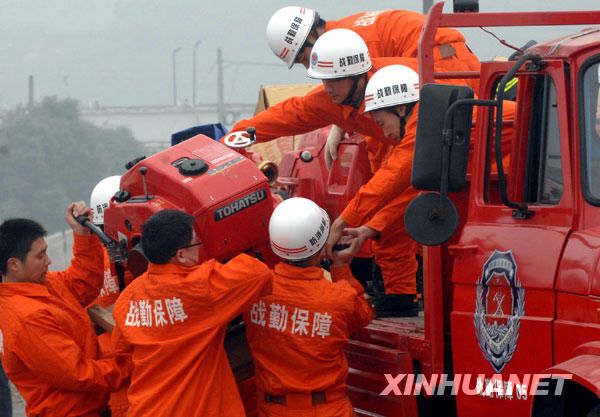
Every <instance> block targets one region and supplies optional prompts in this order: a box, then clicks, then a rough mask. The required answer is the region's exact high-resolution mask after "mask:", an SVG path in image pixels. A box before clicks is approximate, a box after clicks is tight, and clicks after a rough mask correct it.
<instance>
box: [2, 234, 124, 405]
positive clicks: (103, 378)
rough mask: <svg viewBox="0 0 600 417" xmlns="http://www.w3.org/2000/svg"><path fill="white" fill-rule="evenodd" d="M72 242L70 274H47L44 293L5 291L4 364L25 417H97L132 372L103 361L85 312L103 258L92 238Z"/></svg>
mask: <svg viewBox="0 0 600 417" xmlns="http://www.w3.org/2000/svg"><path fill="white" fill-rule="evenodd" d="M74 241H75V242H74V248H73V253H74V258H73V261H72V263H71V266H70V267H69V268H68V269H67V270H66V271H60V272H48V274H47V275H46V284H45V285H41V284H34V283H1V284H0V311H1V312H2V314H0V330H1V333H0V336H1V337H0V357H1V358H2V365H3V366H4V369H5V370H6V374H7V375H8V377H9V378H10V379H11V381H12V382H13V383H14V384H15V385H16V387H17V388H18V390H19V392H20V393H21V395H22V396H23V398H24V399H25V402H26V404H27V409H26V412H27V415H28V416H40V417H45V416H48V417H56V416H61V417H62V416H72V417H97V416H98V415H99V414H98V412H99V411H100V410H102V409H104V408H105V407H106V402H107V400H108V391H109V390H110V389H117V388H118V387H119V386H120V384H121V381H122V379H123V378H124V377H125V376H127V375H128V374H129V371H130V369H128V368H127V367H125V368H124V369H123V370H121V369H120V368H119V366H118V365H117V363H116V362H115V361H114V360H113V359H99V357H100V356H99V349H98V343H97V339H96V334H95V332H94V329H93V327H92V324H91V322H90V319H89V317H88V315H87V313H86V311H85V309H84V308H83V306H86V305H88V304H89V303H90V302H91V301H92V300H93V299H94V298H95V297H96V296H97V295H98V291H99V289H100V287H101V285H102V273H101V271H102V251H101V248H100V244H99V242H98V239H97V238H96V237H94V236H79V235H75V236H74Z"/></svg>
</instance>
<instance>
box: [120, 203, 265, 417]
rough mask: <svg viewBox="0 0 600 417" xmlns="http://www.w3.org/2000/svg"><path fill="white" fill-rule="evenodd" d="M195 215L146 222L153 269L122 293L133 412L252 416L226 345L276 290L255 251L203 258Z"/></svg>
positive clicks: (145, 244) (163, 416)
mask: <svg viewBox="0 0 600 417" xmlns="http://www.w3.org/2000/svg"><path fill="white" fill-rule="evenodd" d="M200 245H202V242H201V241H200V240H199V239H198V237H197V234H196V232H195V230H194V217H192V216H190V215H189V214H186V213H184V212H181V211H176V210H163V211H160V212H158V213H156V214H154V215H153V216H152V217H150V218H149V219H148V220H147V221H146V223H144V224H143V226H142V239H141V246H142V250H143V253H144V254H145V256H146V257H147V259H148V261H149V266H148V271H147V272H146V273H144V274H142V275H141V276H139V277H138V278H137V279H135V280H134V281H133V282H132V283H131V284H130V285H129V286H128V287H127V288H125V290H124V291H123V292H122V293H121V295H120V296H119V299H118V300H117V302H116V304H115V308H114V310H113V315H114V318H115V330H114V331H113V345H114V346H115V352H116V353H117V354H124V355H131V357H132V358H133V364H134V369H133V374H132V376H131V385H130V387H129V391H128V398H129V403H130V406H129V411H128V414H127V416H128V417H137V416H144V417H146V416H153V417H172V416H186V417H194V416H197V417H222V416H244V415H245V413H244V408H243V406H242V402H241V399H240V395H239V393H238V389H237V386H236V383H235V379H234V377H233V372H232V370H231V367H230V366H229V362H228V361H227V356H226V354H225V349H224V347H223V342H224V338H225V333H226V327H227V324H228V323H229V322H230V321H231V320H232V319H234V318H235V317H236V316H238V315H240V314H241V313H242V312H243V311H246V310H248V309H249V308H250V306H251V305H252V303H254V302H256V301H257V300H258V298H259V297H260V296H261V295H264V294H267V293H269V292H270V289H271V281H272V274H271V271H270V270H269V268H268V267H267V266H266V265H264V264H263V263H261V262H260V261H258V260H257V259H254V258H252V257H250V256H248V255H238V256H236V257H235V258H233V259H231V260H230V261H229V262H227V264H225V265H222V264H220V263H219V262H217V261H216V260H214V259H211V260H209V261H206V262H203V263H202V264H200V265H199V264H198V263H199V246H200Z"/></svg>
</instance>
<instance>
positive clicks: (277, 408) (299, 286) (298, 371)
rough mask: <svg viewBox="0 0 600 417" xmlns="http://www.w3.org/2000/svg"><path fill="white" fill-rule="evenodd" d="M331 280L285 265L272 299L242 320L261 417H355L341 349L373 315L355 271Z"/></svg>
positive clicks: (343, 270) (317, 271)
mask: <svg viewBox="0 0 600 417" xmlns="http://www.w3.org/2000/svg"><path fill="white" fill-rule="evenodd" d="M331 273H332V280H333V283H331V282H329V281H327V280H326V279H325V277H324V275H323V270H322V269H321V268H318V267H308V268H300V267H297V266H293V265H289V264H286V263H279V264H277V265H276V266H275V271H274V277H273V293H272V294H270V295H267V296H264V297H262V298H261V299H260V300H258V301H257V302H255V303H254V304H253V306H252V309H251V310H250V311H247V312H246V313H244V321H245V322H246V324H247V332H246V335H247V337H248V343H249V344H250V349H251V351H252V356H253V358H254V361H255V362H254V366H255V371H256V383H257V389H258V410H259V416H261V417H275V416H281V417H282V416H294V417H304V416H313V417H320V416H323V417H325V416H327V417H333V416H335V417H350V416H354V411H353V410H352V404H351V403H350V399H349V398H348V396H347V394H346V378H347V377H348V362H347V360H346V356H345V355H344V352H343V351H342V349H343V347H344V346H345V345H346V343H347V342H348V337H349V336H350V334H351V333H353V332H354V331H356V330H358V329H359V328H361V327H363V326H365V325H367V324H368V323H369V321H370V320H371V319H372V317H373V311H372V309H371V307H370V306H369V304H368V303H367V301H366V300H365V298H364V291H363V287H362V285H361V284H360V283H359V282H358V281H357V280H355V279H354V277H353V276H352V272H350V268H348V267H347V266H344V267H337V268H332V270H331ZM284 402H285V404H282V403H284Z"/></svg>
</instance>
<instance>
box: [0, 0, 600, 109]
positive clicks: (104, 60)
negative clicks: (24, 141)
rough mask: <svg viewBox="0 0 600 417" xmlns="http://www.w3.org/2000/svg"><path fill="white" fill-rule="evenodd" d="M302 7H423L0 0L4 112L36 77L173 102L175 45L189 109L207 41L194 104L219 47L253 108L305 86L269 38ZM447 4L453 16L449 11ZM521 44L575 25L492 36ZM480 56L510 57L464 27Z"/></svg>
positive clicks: (102, 96)
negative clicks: (285, 89)
mask: <svg viewBox="0 0 600 417" xmlns="http://www.w3.org/2000/svg"><path fill="white" fill-rule="evenodd" d="M294 4H295V5H299V4H302V5H304V6H307V7H312V8H315V9H317V10H318V11H319V12H320V13H321V15H322V16H323V17H324V18H326V19H327V18H329V19H335V18H339V17H343V16H346V15H349V14H352V13H355V12H359V11H365V10H383V9H393V8H404V9H411V10H417V11H421V8H422V5H421V1H415V0H404V1H389V0H388V1H382V0H371V1H368V2H366V1H365V2H350V1H343V2H342V1H339V0H321V1H311V0H307V1H304V2H298V1H275V0H256V1H248V0H223V1H206V0H52V1H47V0H0V109H2V108H4V109H6V108H10V107H13V106H15V105H16V104H18V103H25V102H26V101H27V76H28V75H29V74H33V75H34V76H35V96H36V100H39V99H40V98H41V97H43V96H47V95H56V96H58V97H59V98H62V97H71V98H74V99H77V100H80V102H81V103H82V104H83V105H87V104H88V103H93V102H95V101H97V102H98V103H99V104H100V105H107V106H115V105H118V106H121V105H124V106H135V105H169V104H171V103H172V97H173V95H172V75H171V74H172V72H171V53H172V51H173V50H174V49H175V48H177V47H181V48H182V50H181V51H180V52H179V53H178V54H177V70H178V71H177V80H178V90H179V100H180V101H186V100H187V102H191V98H192V91H191V89H192V50H193V47H194V44H195V42H196V41H200V42H201V44H200V45H199V47H198V49H197V51H198V58H197V63H198V69H197V77H198V81H197V93H196V94H197V101H198V102H201V103H214V102H215V101H216V79H217V72H216V65H215V61H216V49H217V47H221V48H222V49H223V56H224V60H225V61H255V62H262V63H265V64H271V65H270V66H258V65H239V64H233V63H226V66H225V72H224V76H225V101H227V102H229V101H234V102H247V103H254V102H255V100H256V96H257V91H258V87H259V86H260V84H274V83H286V82H287V83H290V82H306V81H307V79H306V77H305V72H304V71H303V70H302V69H301V68H294V69H292V70H291V71H288V70H287V68H286V67H285V66H283V65H279V66H277V65H273V64H278V63H279V61H278V59H277V58H276V57H275V56H274V55H273V54H272V53H271V51H270V49H269V48H268V46H267V44H266V40H265V27H266V23H267V21H268V19H269V17H270V16H271V14H272V13H273V12H274V11H275V10H277V9H278V8H279V7H283V6H285V5H294ZM450 4H451V3H450V2H447V4H446V10H448V11H449V10H450ZM598 8H599V2H598V0H577V1H555V0H552V1H549V0H546V1H542V0H520V1H515V0H503V1H497V0H481V1H480V9H481V10H482V11H499V10H509V9H510V10H519V11H531V10H567V9H571V10H593V9H598ZM494 30H495V31H496V32H497V33H498V34H499V35H500V36H501V37H502V38H504V39H506V40H507V41H509V42H511V43H514V44H515V45H518V46H520V45H522V44H524V43H525V42H526V41H528V40H529V39H532V38H534V39H538V40H541V39H546V38H548V37H550V36H552V37H554V36H555V35H557V34H561V33H566V32H569V31H573V27H570V28H543V29H542V28H536V29H526V28H518V29H515V28H513V29H501V28H496V29H494ZM464 32H465V33H466V35H467V37H468V39H469V45H470V46H471V47H472V48H473V50H474V51H475V52H476V53H477V55H478V56H479V57H480V58H481V59H482V60H485V59H489V58H491V57H493V56H494V55H505V56H507V55H509V54H510V53H511V51H510V50H508V49H506V48H504V47H502V46H501V45H499V44H498V42H497V41H495V40H494V39H492V38H491V37H490V36H489V35H487V34H485V33H483V32H481V31H480V30H465V31H464Z"/></svg>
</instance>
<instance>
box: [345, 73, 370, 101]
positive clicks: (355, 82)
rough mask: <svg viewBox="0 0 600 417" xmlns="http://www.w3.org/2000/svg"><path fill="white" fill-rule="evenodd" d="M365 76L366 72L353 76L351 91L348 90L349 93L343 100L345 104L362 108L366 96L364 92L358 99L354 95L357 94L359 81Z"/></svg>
mask: <svg viewBox="0 0 600 417" xmlns="http://www.w3.org/2000/svg"><path fill="white" fill-rule="evenodd" d="M364 76H365V74H361V75H356V76H354V77H352V87H351V88H350V91H349V92H348V95H347V96H346V98H345V99H344V101H342V104H343V105H344V106H352V107H354V108H355V109H358V108H360V105H361V103H362V101H363V98H364V97H363V96H364V94H361V95H360V97H358V98H357V99H356V100H355V99H354V95H355V94H356V90H357V89H358V82H359V81H360V79H361V78H362V77H364Z"/></svg>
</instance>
